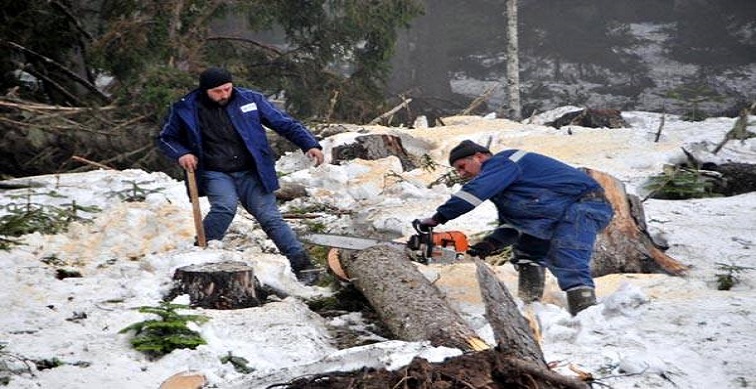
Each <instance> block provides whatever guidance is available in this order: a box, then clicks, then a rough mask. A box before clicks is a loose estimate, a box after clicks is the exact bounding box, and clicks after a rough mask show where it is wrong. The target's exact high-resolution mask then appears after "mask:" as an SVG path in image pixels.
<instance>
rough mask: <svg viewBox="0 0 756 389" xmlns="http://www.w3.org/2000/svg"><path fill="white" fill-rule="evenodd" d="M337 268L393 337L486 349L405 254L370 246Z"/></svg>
mask: <svg viewBox="0 0 756 389" xmlns="http://www.w3.org/2000/svg"><path fill="white" fill-rule="evenodd" d="M341 265H342V266H343V268H344V271H345V272H346V274H347V275H348V277H349V279H350V280H352V283H353V284H354V286H355V287H356V288H357V290H359V291H360V292H361V293H362V294H363V295H364V296H365V298H366V299H367V300H368V301H369V302H370V305H371V306H372V307H373V308H374V309H375V310H376V312H378V315H379V316H380V317H381V321H382V322H383V324H385V325H386V327H387V328H388V329H389V330H390V331H391V332H392V334H393V335H394V336H396V337H397V338H399V339H401V340H406V341H423V340H429V341H431V343H432V344H433V345H435V346H447V347H455V348H459V349H462V350H482V349H486V348H488V346H487V345H486V344H485V342H484V341H483V340H481V339H480V338H479V337H478V336H477V334H476V333H475V331H473V330H472V329H470V327H469V326H468V325H467V323H465V321H464V320H463V319H462V317H461V316H460V315H459V314H458V313H457V312H456V311H454V310H453V309H452V308H451V307H450V306H449V305H448V303H447V302H446V301H445V300H444V299H443V297H442V296H441V294H440V292H439V291H438V289H436V287H435V286H433V285H432V284H431V283H430V282H429V281H428V280H427V279H426V278H425V277H424V276H423V275H422V274H421V273H420V272H419V271H418V270H417V268H416V267H415V265H414V263H413V262H412V261H410V260H409V259H408V258H407V254H406V253H405V252H404V251H403V250H400V249H397V248H394V247H391V246H386V245H378V246H373V247H371V248H368V249H365V250H361V251H357V252H354V253H353V254H352V255H349V256H342V263H341Z"/></svg>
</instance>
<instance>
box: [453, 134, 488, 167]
mask: <svg viewBox="0 0 756 389" xmlns="http://www.w3.org/2000/svg"><path fill="white" fill-rule="evenodd" d="M475 153H484V154H491V150H489V149H487V148H485V147H483V146H481V145H479V144H477V143H475V142H473V141H471V140H463V141H462V142H461V143H460V144H458V145H456V146H454V148H453V149H451V151H450V152H449V165H454V162H456V161H457V160H458V159H462V158H465V157H469V156H471V155H475Z"/></svg>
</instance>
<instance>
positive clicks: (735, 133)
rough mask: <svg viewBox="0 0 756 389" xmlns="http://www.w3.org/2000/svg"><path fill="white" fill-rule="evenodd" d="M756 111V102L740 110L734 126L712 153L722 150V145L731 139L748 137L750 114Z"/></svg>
mask: <svg viewBox="0 0 756 389" xmlns="http://www.w3.org/2000/svg"><path fill="white" fill-rule="evenodd" d="M754 111H756V103H753V104H751V106H750V107H749V108H743V109H741V110H740V115H738V120H736V121H735V124H734V125H733V126H732V129H731V130H730V131H727V134H725V137H724V139H722V141H721V142H719V144H718V145H717V147H715V148H714V151H712V154H716V153H718V152H719V150H722V147H724V145H725V143H727V142H728V141H729V140H730V139H746V138H748V135H747V133H748V115H749V114H750V113H751V112H754Z"/></svg>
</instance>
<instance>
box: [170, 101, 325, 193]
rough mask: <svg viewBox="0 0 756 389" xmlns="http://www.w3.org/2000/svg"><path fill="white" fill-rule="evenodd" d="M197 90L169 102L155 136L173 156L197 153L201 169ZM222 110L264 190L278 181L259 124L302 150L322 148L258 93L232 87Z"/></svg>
mask: <svg viewBox="0 0 756 389" xmlns="http://www.w3.org/2000/svg"><path fill="white" fill-rule="evenodd" d="M200 93H202V92H201V91H200V90H197V89H195V90H194V91H192V92H190V93H189V94H187V95H186V96H184V97H183V98H182V99H181V100H179V101H178V102H176V103H175V104H173V105H172V106H171V109H170V111H169V113H168V116H167V117H166V119H165V122H164V123H163V127H162V129H161V131H160V135H158V140H157V144H158V147H159V148H160V150H161V151H162V152H163V153H164V154H165V155H167V156H168V157H169V158H171V159H173V160H178V159H179V158H180V157H181V156H182V155H185V154H189V153H191V154H194V155H195V156H197V158H198V159H199V166H198V170H202V166H203V164H202V158H203V153H202V131H201V130H200V128H199V120H198V117H197V104H198V102H197V98H198V96H199V94H200ZM226 112H227V113H228V117H229V118H230V119H231V122H232V123H233V125H234V128H236V131H237V132H238V133H239V135H240V136H241V138H242V139H243V140H244V144H245V146H246V147H247V150H249V153H250V154H251V155H252V158H253V159H254V161H255V166H256V168H257V174H258V176H259V178H260V181H261V182H262V185H263V186H264V187H265V190H266V191H267V192H268V193H270V192H273V191H275V190H277V189H278V188H279V184H278V177H277V175H276V170H275V155H274V153H273V150H271V148H270V145H269V144H268V138H267V137H266V135H265V128H263V126H265V127H267V128H270V129H272V130H273V131H275V132H277V133H278V134H280V135H281V136H283V137H285V138H286V139H288V140H289V141H290V142H292V143H294V144H295V145H297V146H298V147H299V148H300V149H302V151H307V150H309V149H311V148H313V147H315V148H322V147H321V146H320V144H319V143H318V141H317V139H315V137H314V136H313V135H312V134H311V133H310V131H308V130H307V128H306V127H305V126H304V125H302V123H300V122H298V121H296V120H294V119H292V118H291V117H290V116H288V115H286V114H285V113H283V112H281V111H280V110H278V109H277V108H276V107H274V106H273V104H271V103H270V102H269V101H268V100H267V99H266V98H265V96H263V95H262V94H261V93H258V92H255V91H252V90H249V89H244V88H234V92H233V98H232V99H231V100H230V101H229V103H228V105H227V106H226ZM199 176H201V175H198V177H199ZM200 187H201V185H200Z"/></svg>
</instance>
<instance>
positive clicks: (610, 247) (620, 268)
mask: <svg viewBox="0 0 756 389" xmlns="http://www.w3.org/2000/svg"><path fill="white" fill-rule="evenodd" d="M585 170H586V172H587V173H588V175H590V176H591V177H593V178H594V179H595V180H596V181H598V182H599V184H601V186H602V187H603V188H604V191H605V193H606V198H607V200H609V202H610V203H611V204H612V208H613V209H614V218H613V219H612V221H611V222H610V223H609V225H608V226H607V227H606V229H605V230H604V231H603V232H602V233H601V234H599V236H598V237H597V239H596V245H595V246H594V249H593V262H592V266H591V272H592V275H593V277H600V276H603V275H607V274H615V273H658V272H667V273H669V274H672V275H683V274H684V273H685V271H686V270H688V266H686V265H684V264H682V263H680V262H678V261H677V260H676V259H674V258H672V257H670V256H668V255H667V254H665V253H664V252H663V251H662V250H661V249H660V247H659V246H657V245H656V243H654V241H653V240H652V239H651V237H650V235H649V234H648V231H646V223H645V217H644V216H643V208H642V205H641V202H640V201H639V200H638V198H637V196H633V195H628V194H627V192H626V191H625V186H624V184H622V182H620V181H619V180H618V179H616V178H615V177H613V176H611V175H609V174H607V173H603V172H600V171H598V170H592V169H585Z"/></svg>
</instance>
